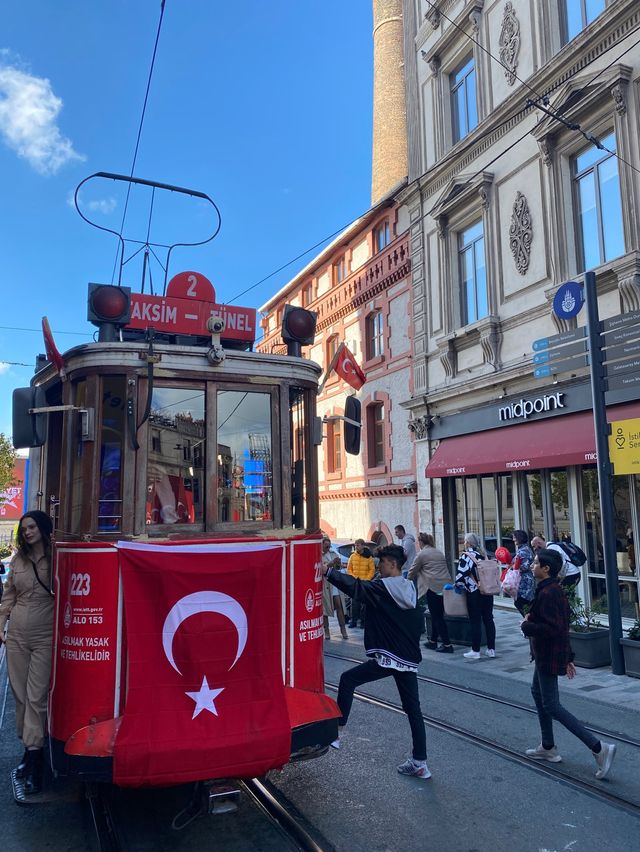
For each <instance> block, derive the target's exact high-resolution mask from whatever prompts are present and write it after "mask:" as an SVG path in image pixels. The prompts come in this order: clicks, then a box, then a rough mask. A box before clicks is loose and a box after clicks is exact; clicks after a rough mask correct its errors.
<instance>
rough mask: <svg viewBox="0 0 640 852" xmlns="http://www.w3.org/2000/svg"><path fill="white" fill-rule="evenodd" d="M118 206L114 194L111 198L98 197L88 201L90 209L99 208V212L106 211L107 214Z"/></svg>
mask: <svg viewBox="0 0 640 852" xmlns="http://www.w3.org/2000/svg"><path fill="white" fill-rule="evenodd" d="M117 206H118V202H117V201H116V200H115V198H114V197H113V196H112V195H110V196H109V198H97V199H95V201H88V202H87V209H88V210H97V211H98V212H99V213H104V215H105V216H108V215H109V213H113V211H114V210H115V209H116V207H117Z"/></svg>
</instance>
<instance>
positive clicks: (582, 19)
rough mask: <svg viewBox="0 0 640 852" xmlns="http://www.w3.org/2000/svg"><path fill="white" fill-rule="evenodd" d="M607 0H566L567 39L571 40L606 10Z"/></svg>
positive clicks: (565, 29)
mask: <svg viewBox="0 0 640 852" xmlns="http://www.w3.org/2000/svg"><path fill="white" fill-rule="evenodd" d="M605 5H606V2H605V0H564V35H565V41H571V39H573V38H575V37H576V36H577V35H578V33H581V32H582V30H583V29H584V28H585V27H586V26H588V25H589V24H590V23H591V22H592V21H595V19H596V18H597V17H598V15H600V14H602V12H604V7H605Z"/></svg>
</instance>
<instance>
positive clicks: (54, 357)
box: [42, 317, 64, 375]
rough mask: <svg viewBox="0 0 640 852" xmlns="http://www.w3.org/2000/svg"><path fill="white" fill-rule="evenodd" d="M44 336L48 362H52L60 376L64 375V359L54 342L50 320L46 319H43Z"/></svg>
mask: <svg viewBox="0 0 640 852" xmlns="http://www.w3.org/2000/svg"><path fill="white" fill-rule="evenodd" d="M42 336H43V337H44V348H45V352H46V353H47V360H49V361H51V363H52V364H53V365H54V367H55V368H56V370H57V371H58V372H59V373H60V375H62V374H63V373H64V359H63V357H62V355H61V354H60V352H59V351H58V347H57V346H56V344H55V342H54V340H53V334H52V333H51V328H50V326H49V320H48V319H47V318H46V317H42Z"/></svg>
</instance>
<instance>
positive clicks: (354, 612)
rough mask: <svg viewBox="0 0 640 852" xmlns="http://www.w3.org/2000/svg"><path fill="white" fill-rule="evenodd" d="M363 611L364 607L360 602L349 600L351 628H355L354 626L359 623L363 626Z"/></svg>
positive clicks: (353, 599)
mask: <svg viewBox="0 0 640 852" xmlns="http://www.w3.org/2000/svg"><path fill="white" fill-rule="evenodd" d="M364 609H365V606H364V604H363V603H362V601H357V600H356V599H355V598H351V622H350V623H351V626H352V627H355V626H356V624H357V623H358V622H359V621H360V622H362V625H363V626H364Z"/></svg>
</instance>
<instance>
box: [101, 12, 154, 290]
mask: <svg viewBox="0 0 640 852" xmlns="http://www.w3.org/2000/svg"><path fill="white" fill-rule="evenodd" d="M165 2H166V0H160V20H159V21H158V29H157V31H156V40H155V43H154V45H153V55H152V57H151V65H150V67H149V75H148V77H147V88H146V91H145V94H144V102H143V104H142V115H141V116H140V124H139V126H138V136H137V138H136V145H135V149H134V152H133V161H132V163H131V172H130V173H129V177H133V172H134V170H135V167H136V160H137V159H138V149H139V147H140V139H141V137H142V126H143V124H144V118H145V115H146V112H147V102H148V100H149V91H150V89H151V79H152V77H153V69H154V67H155V63H156V54H157V52H158V42H159V41H160V31H161V30H162V20H163V18H164V6H165ZM130 195H131V184H128V186H127V196H126V198H125V202H124V210H123V213H122V222H121V223H120V231H119V236H120V237H122V232H123V230H124V223H125V219H126V218H127V210H128V207H129V196H130ZM119 254H120V244H118V248H117V250H116V256H115V260H114V262H113V272H112V273H111V283H112V284H113V280H114V278H115V275H116V266H117V264H118V255H119Z"/></svg>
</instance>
